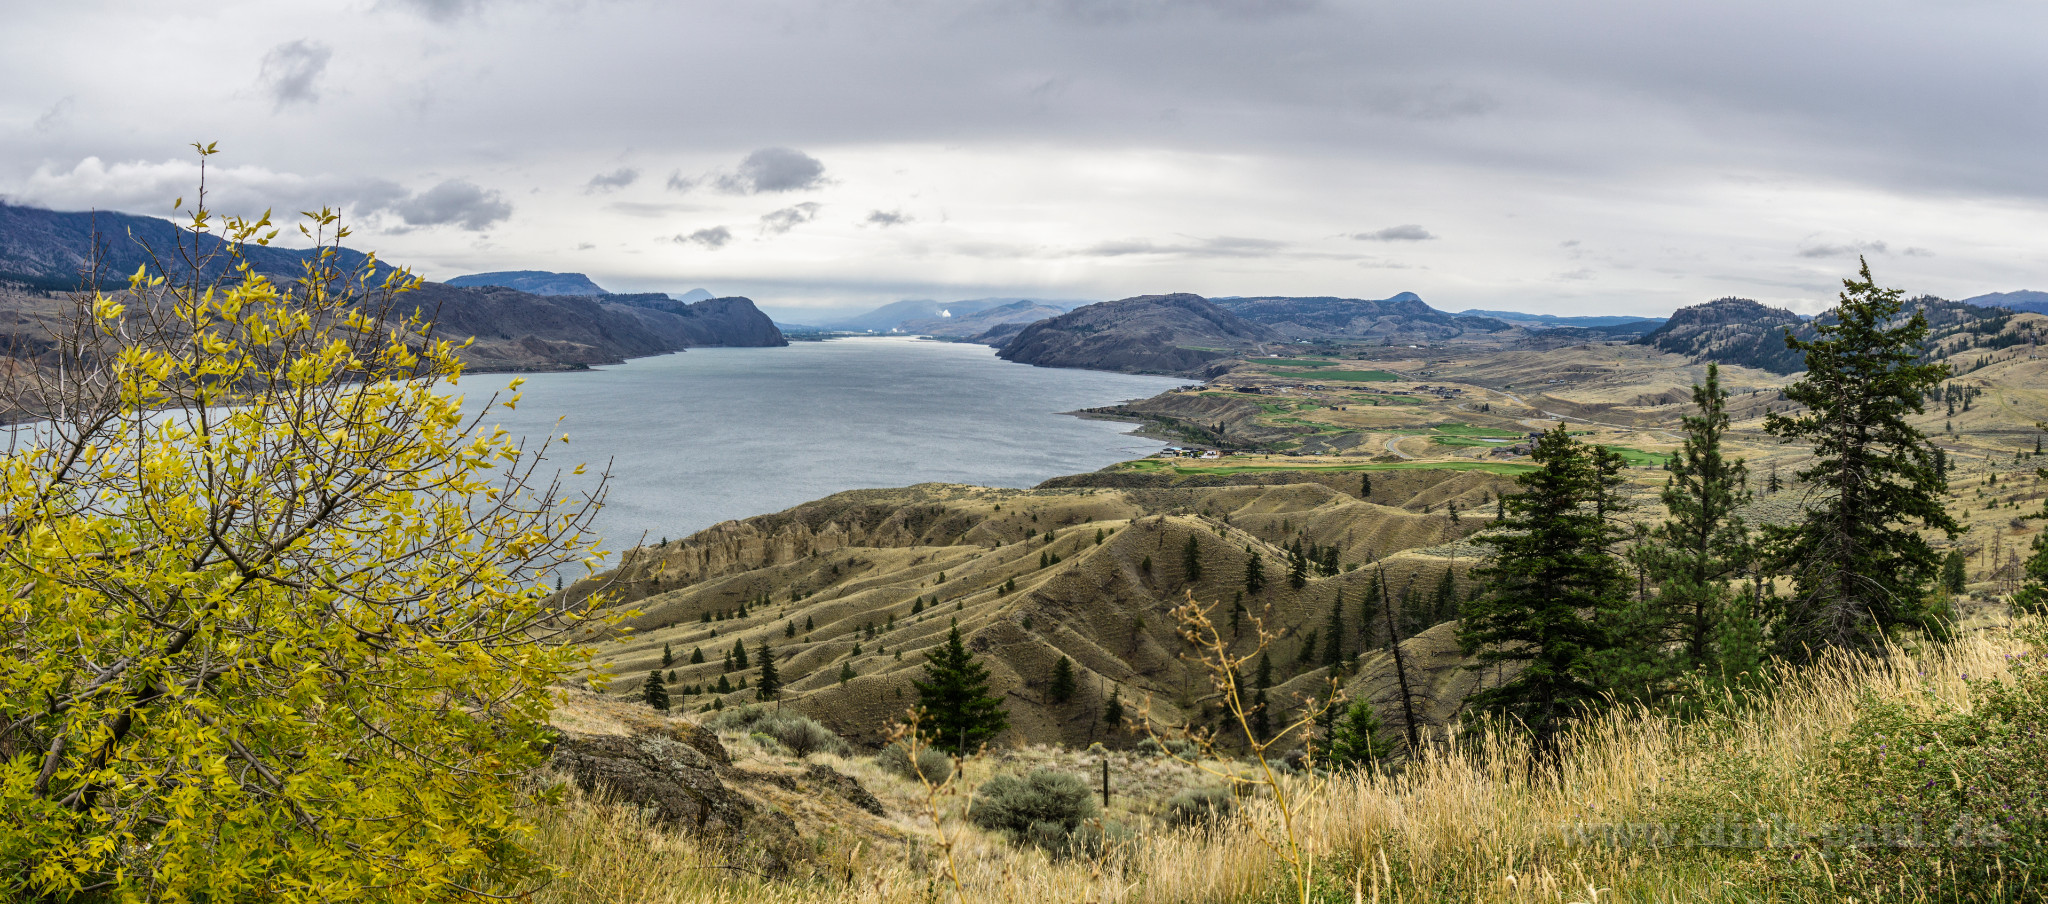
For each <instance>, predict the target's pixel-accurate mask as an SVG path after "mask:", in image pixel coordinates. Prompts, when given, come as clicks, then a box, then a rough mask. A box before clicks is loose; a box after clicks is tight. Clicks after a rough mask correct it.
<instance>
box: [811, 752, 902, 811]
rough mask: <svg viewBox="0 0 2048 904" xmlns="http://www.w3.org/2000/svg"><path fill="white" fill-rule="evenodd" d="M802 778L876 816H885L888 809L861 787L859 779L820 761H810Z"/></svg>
mask: <svg viewBox="0 0 2048 904" xmlns="http://www.w3.org/2000/svg"><path fill="white" fill-rule="evenodd" d="M804 780H805V781H806V782H808V783H809V784H811V785H812V786H814V787H817V788H824V789H826V790H829V791H831V792H832V793H834V794H837V795H839V796H840V797H842V798H844V799H845V800H846V802H847V803H850V804H852V805H854V806H856V807H859V808H861V809H863V810H866V811H868V812H869V813H872V814H874V815H876V816H887V815H889V811H888V810H887V809H885V808H883V806H882V802H881V801H880V800H877V799H876V798H875V795H874V794H873V793H871V792H869V791H868V789H867V788H865V787H862V786H861V783H860V780H859V779H856V778H854V777H853V776H851V775H847V774H846V773H844V772H840V771H839V770H837V769H834V768H832V767H830V766H826V765H824V764H821V763H812V764H811V767H810V768H809V769H806V770H804Z"/></svg>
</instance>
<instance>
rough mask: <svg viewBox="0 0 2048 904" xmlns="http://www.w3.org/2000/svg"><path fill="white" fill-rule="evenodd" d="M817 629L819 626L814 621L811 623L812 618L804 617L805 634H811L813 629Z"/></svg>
mask: <svg viewBox="0 0 2048 904" xmlns="http://www.w3.org/2000/svg"><path fill="white" fill-rule="evenodd" d="M816 627H817V624H816V623H815V622H812V621H811V617H810V616H808V615H806V616H804V633H805V634H809V633H811V631H812V629H814V628H816Z"/></svg>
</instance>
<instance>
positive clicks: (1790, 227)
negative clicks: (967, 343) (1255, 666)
mask: <svg viewBox="0 0 2048 904" xmlns="http://www.w3.org/2000/svg"><path fill="white" fill-rule="evenodd" d="M2042 33H2048V7H2044V6H2042V5H2041V4H2038V3H2032V2H2022V0H1969V2H1945V3H1927V2H1920V0H1860V2H1855V3H1851V2H1849V0H1815V2H1811V3H1805V4H1794V5H1786V4H1782V3H1767V2H1764V0H1727V2H1722V3H1716V4H1711V5H1705V4H1643V3H1639V2H1624V0H1561V2H1559V3H1553V4H1543V5H1531V4H1526V3H1515V2H1510V0H1472V2H1466V3H1457V4H1443V3H1429V2H1424V0H1388V2H1376V3H1370V4H1360V3H1339V2H1333V0H844V2H837V3H831V4H818V3H815V2H812V0H756V2H750V3H745V4H732V3H715V2H711V0H677V2H674V3H664V4H626V3H589V2H581V0H507V2H505V3H490V4H486V3H480V2H477V0H375V2H373V3H371V4H367V5H365V6H364V7H363V9H362V11H361V13H360V14H359V15H353V16H350V17H345V18H337V17H333V16H331V15H330V14H328V13H326V12H323V11H322V10H320V9H317V8H313V7H306V6H302V5H292V4H275V3H263V2H258V0H214V2H209V3H200V2H197V0H165V2H163V3H161V4H157V5H154V6H153V7H152V14H151V16H149V17H146V20H145V19H144V18H143V17H121V16H110V15H107V14H106V11H105V10H103V9H98V8H96V7H95V6H94V5H93V4H92V3H81V4H41V5H28V6H24V7H23V8H22V9H20V10H16V11H12V12H11V13H10V19H9V27H8V28H7V29H6V31H5V33H4V34H0V51H4V52H0V79H5V83H6V84H9V85H11V86H16V88H17V90H15V91H13V92H11V93H10V96H9V97H8V98H6V99H0V196H5V197H8V198H10V199H14V200H19V201H31V202H35V203H45V204H52V205H60V206H66V207H72V208H85V207H99V208H119V209H131V210H135V211H137V212H142V213H163V212H164V211H165V209H166V208H167V207H168V206H169V202H170V201H171V200H172V199H173V198H176V197H178V196H181V195H182V196H187V197H190V196H191V195H192V187H193V185H194V183H195V182H196V175H197V173H196V169H195V168H194V167H193V166H192V165H190V163H189V162H187V160H186V158H185V157H184V156H182V155H183V149H184V148H185V147H186V145H187V143H188V142H190V141H192V140H195V139H198V138H204V139H205V140H209V141H211V140H218V141H219V142H220V145H221V147H222V149H223V150H224V151H226V153H225V154H223V155H222V156H221V157H219V158H216V160H217V162H218V165H217V166H216V167H214V168H213V170H212V171H211V172H212V175H211V176H210V181H211V183H212V185H213V186H214V188H215V189H216V194H215V195H214V197H215V199H216V200H218V201H219V202H220V203H221V204H222V205H223V206H224V207H228V206H233V207H237V208H240V209H243V210H248V209H250V208H253V210H254V211H256V212H260V211H261V210H262V209H264V208H266V207H271V208H276V209H278V210H295V209H307V208H308V207H313V208H317V207H318V206H320V205H321V204H338V205H342V206H344V207H346V208H347V209H349V210H350V211H351V213H352V215H357V216H361V217H363V218H364V220H363V225H364V226H365V227H366V229H365V231H363V232H359V233H358V237H357V241H358V243H359V244H363V245H365V246H373V247H377V249H378V250H380V251H382V252H383V253H384V254H385V255H386V256H387V257H391V258H395V259H402V260H405V261H407V262H410V263H415V264H417V265H418V266H419V267H420V268H421V269H423V270H425V271H426V272H428V273H430V274H432V273H444V274H445V273H452V272H468V271H473V270H482V269H573V270H578V271H582V272H588V273H591V274H592V275H593V276H594V277H596V278H599V281H600V282H603V283H604V284H605V285H608V286H610V285H616V286H619V287H621V288H643V289H649V290H656V289H663V288H677V287H680V288H688V287H689V286H693V285H696V284H697V283H699V282H711V281H717V282H718V285H719V286H720V287H721V289H722V290H726V291H746V292H749V293H751V294H755V295H758V296H762V297H763V300H764V301H767V302H768V303H770V304H771V305H773V304H774V303H775V298H776V297H777V296H780V297H782V298H786V299H788V301H787V303H788V304H791V305H799V304H808V303H818V304H843V305H849V306H852V305H859V304H866V303H869V302H874V301H887V300H893V298H894V297H895V296H897V295H899V294H906V295H913V296H940V297H943V296H945V295H947V294H952V293H958V294H959V296H960V297H970V296H974V295H1057V296H1059V297H1113V296H1119V295H1126V294H1138V293H1141V292H1150V291H1161V290H1164V289H1166V288H1169V287H1173V288H1186V289H1192V290H1195V291H1202V292H1207V293H1209V294H1219V295H1221V294H1271V293H1287V294H1304V295H1306V294H1338V295H1355V296H1359V297H1375V298H1377V297H1386V296H1387V295H1390V294H1392V293H1394V292H1397V291H1401V290H1413V291H1416V292H1418V293H1419V294H1421V295H1423V296H1424V298H1425V299H1427V300H1429V301H1431V302H1432V303H1434V304H1437V305H1439V306H1441V307H1446V308H1449V309H1460V308H1463V307H1507V306H1516V305H1519V306H1522V307H1526V308H1536V309H1544V310H1552V311H1557V312H1560V313H1582V312H1585V311H1590V310H1622V311H1630V312H1639V313H1656V312H1659V311H1663V310H1669V309H1670V308H1672V307H1675V306H1678V305H1680V304H1687V303H1693V302H1697V301H1701V300H1704V299H1708V298H1713V297H1717V296H1720V295H1728V294H1738V295H1748V296H1752V297H1757V298H1759V299H1760V300H1764V301H1768V302H1771V303H1774V304H1783V305H1790V306H1793V307H1796V308H1799V309H1801V310H1812V309H1814V308H1815V307H1818V306H1819V305H1822V304H1825V303H1826V302H1827V300H1828V299H1829V298H1831V297H1832V295H1833V292H1834V287H1835V285H1836V281H1837V280H1838V278H1839V277H1840V276H1841V275H1843V270H1844V268H1845V267H1846V266H1848V265H1851V264H1853V259H1854V256H1855V255H1857V254H1862V255H1865V256H1868V257H1870V259H1871V261H1872V264H1873V266H1874V267H1877V268H1878V276H1879V278H1880V280H1882V281H1886V282H1888V283H1892V284H1897V285H1901V286H1902V287H1905V288H1908V289H1909V290H1912V291H1929V292H1935V293H1939V294H1947V295H1956V296H1961V295H1968V294H1976V293H1979V292H1985V291H1994V290H2005V289H2021V288H2035V289H2048V251H2044V250H2042V249H2044V248H2048V242H2043V241H2041V239H2042V238H2043V237H2044V234H2048V169H2044V168H2042V167H2040V166H2039V165H2038V157H2039V148H2040V147H2042V146H2043V145H2044V144H2048V57H2044V55H2042V54H2040V53H2039V51H2038V46H2037V45H2038V40H2037V39H2036V38H2035V37H2034V36H2036V35H2039V34H2042ZM191 46H207V47H210V48H219V49H220V51H219V56H220V58H221V59H222V60H224V68H223V71H225V72H227V73H229V74H228V76H227V77H225V78H206V79H180V78H166V77H164V76H163V73H166V72H175V71H179V69H180V67H183V66H188V65H189V62H188V61H187V60H186V59H185V56H186V54H187V51H186V50H185V48H189V47H191ZM1937 61H1938V62H1937ZM721 224H722V225H721ZM676 237H681V239H680V241H677V240H676ZM736 238H739V239H741V240H737V241H736V240H735V239H736ZM1567 242H1576V244H1566V243H1567ZM586 246H587V247H586ZM578 249H581V250H578ZM713 250H715V251H717V252H718V253H717V254H715V255H712V254H707V253H706V252H709V251H713ZM684 284H688V285H684Z"/></svg>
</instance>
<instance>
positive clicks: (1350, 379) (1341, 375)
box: [1304, 370, 1401, 383]
mask: <svg viewBox="0 0 2048 904" xmlns="http://www.w3.org/2000/svg"><path fill="white" fill-rule="evenodd" d="M1304 376H1307V375H1306V374H1305V375H1304ZM1313 376H1314V377H1315V378H1316V379H1318V380H1341V381H1343V382H1346V383H1386V382H1389V381H1392V380H1398V379H1401V378H1400V377H1398V376H1396V375H1394V374H1390V373H1387V372H1386V371H1384V370H1319V371H1316V372H1315V373H1314V375H1313Z"/></svg>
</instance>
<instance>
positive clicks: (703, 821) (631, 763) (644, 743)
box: [553, 733, 754, 836]
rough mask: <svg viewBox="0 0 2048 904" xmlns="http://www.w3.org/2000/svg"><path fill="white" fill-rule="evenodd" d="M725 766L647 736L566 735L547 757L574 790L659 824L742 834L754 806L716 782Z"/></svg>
mask: <svg viewBox="0 0 2048 904" xmlns="http://www.w3.org/2000/svg"><path fill="white" fill-rule="evenodd" d="M712 743H714V744H716V743H717V740H716V739H713V740H712ZM720 753H721V755H722V754H723V749H722V748H721V750H720ZM730 762H731V760H730V758H725V760H724V762H720V760H719V759H715V758H713V757H711V756H708V755H706V754H705V753H704V751H703V750H701V749H699V748H698V747H694V746H691V745H689V744H685V743H683V742H682V741H679V740H676V739H675V738H672V737H667V736H664V735H661V734H651V733H650V734H638V735H633V736H631V737H626V736H622V735H593V736H583V737H579V736H570V737H566V738H563V739H562V740H561V741H560V742H558V743H557V744H556V745H555V752H554V756H553V764H554V766H555V767H556V768H557V769H560V770H561V771H563V772H565V773H567V774H568V775H569V776H570V777H572V778H573V779H574V780H575V782H576V785H577V787H579V788H582V789H583V790H584V791H588V792H596V793H607V794H611V795H613V796H614V797H616V798H617V799H618V800H622V801H630V802H632V803H633V804H635V805H637V806H639V807H641V808H642V809H645V810H647V811H648V812H650V813H652V814H653V816H654V819H655V821H657V822H659V823H661V824H662V825H664V826H669V827H672V828H682V829H688V830H690V831H692V832H697V833H702V834H722V835H732V836H737V835H740V834H741V833H743V832H744V831H745V830H746V828H747V822H748V819H749V817H751V816H753V815H754V806H753V804H751V803H749V802H748V801H747V799H746V798H745V797H742V796H741V795H740V794H739V793H737V792H735V791H733V790H732V789H730V788H727V787H726V785H725V782H724V780H722V779H721V778H719V775H718V770H719V768H720V767H721V766H723V765H726V764H728V763H730Z"/></svg>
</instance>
